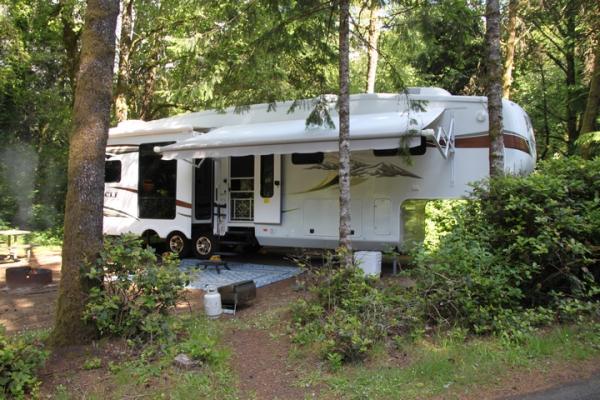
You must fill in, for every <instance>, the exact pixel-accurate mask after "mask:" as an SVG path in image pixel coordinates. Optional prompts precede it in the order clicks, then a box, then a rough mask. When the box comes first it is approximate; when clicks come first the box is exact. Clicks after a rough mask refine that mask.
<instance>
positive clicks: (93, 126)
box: [52, 0, 119, 346]
mask: <svg viewBox="0 0 600 400" xmlns="http://www.w3.org/2000/svg"><path fill="white" fill-rule="evenodd" d="M118 13H119V0H88V2H87V10H86V16H85V25H84V28H83V37H82V48H81V62H80V69H79V77H78V81H77V89H76V91H75V104H74V106H73V130H72V132H71V137H70V145H69V171H68V191H67V199H66V207H65V208H66V212H65V224H64V245H63V252H62V269H61V281H60V287H59V293H58V306H57V312H56V321H55V326H54V331H53V333H52V342H53V344H54V345H57V346H61V345H66V344H71V343H74V342H83V341H85V340H89V339H90V337H91V334H92V333H93V330H92V329H91V328H90V327H89V326H88V325H86V324H84V322H83V321H82V313H83V309H84V305H85V300H86V296H87V294H88V292H89V289H90V286H91V283H90V282H89V281H88V280H87V279H86V278H85V276H84V274H85V271H86V263H87V261H88V260H94V259H95V258H96V257H97V254H98V252H99V251H100V250H101V247H102V205H103V199H104V196H103V191H104V153H105V149H106V140H107V137H108V128H109V120H110V106H111V100H112V96H111V91H112V77H113V64H114V59H115V39H116V38H115V29H116V24H117V15H118Z"/></svg>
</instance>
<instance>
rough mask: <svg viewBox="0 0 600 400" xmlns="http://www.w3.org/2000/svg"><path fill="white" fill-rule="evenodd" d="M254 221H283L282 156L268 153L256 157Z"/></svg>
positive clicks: (267, 222) (271, 222)
mask: <svg viewBox="0 0 600 400" xmlns="http://www.w3.org/2000/svg"><path fill="white" fill-rule="evenodd" d="M254 171H255V174H256V178H255V179H254V222H255V223H258V224H280V223H281V156H280V155H279V154H267V155H263V156H256V157H255V158H254Z"/></svg>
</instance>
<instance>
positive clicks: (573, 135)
mask: <svg viewBox="0 0 600 400" xmlns="http://www.w3.org/2000/svg"><path fill="white" fill-rule="evenodd" d="M572 3H573V2H571V3H569V4H568V6H567V8H566V11H565V12H566V14H567V15H566V29H567V34H568V37H567V38H566V43H565V63H566V67H567V68H566V69H567V70H566V84H567V85H566V89H567V95H566V96H565V102H566V116H565V119H566V120H567V137H568V141H567V143H568V153H569V154H575V152H576V149H577V146H576V145H575V141H576V140H577V138H578V137H579V131H578V130H577V109H576V107H577V106H576V104H575V103H576V91H577V87H576V85H577V66H576V54H575V46H576V38H577V31H576V30H577V22H576V13H577V6H576V5H574V4H572Z"/></svg>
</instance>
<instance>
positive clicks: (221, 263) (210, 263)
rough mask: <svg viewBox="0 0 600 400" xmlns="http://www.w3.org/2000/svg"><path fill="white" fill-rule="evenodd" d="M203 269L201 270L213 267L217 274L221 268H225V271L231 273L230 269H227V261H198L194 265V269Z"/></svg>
mask: <svg viewBox="0 0 600 400" xmlns="http://www.w3.org/2000/svg"><path fill="white" fill-rule="evenodd" d="M200 266H202V267H204V268H202V270H205V269H206V268H208V267H211V266H212V267H215V268H217V274H220V273H221V268H225V269H226V270H227V271H231V269H229V265H228V264H227V261H223V260H201V261H198V262H197V263H196V267H200Z"/></svg>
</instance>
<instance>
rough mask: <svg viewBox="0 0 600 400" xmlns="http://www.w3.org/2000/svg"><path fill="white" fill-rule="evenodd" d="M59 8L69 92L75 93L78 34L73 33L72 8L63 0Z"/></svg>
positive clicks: (77, 65)
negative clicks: (69, 83) (69, 85)
mask: <svg viewBox="0 0 600 400" xmlns="http://www.w3.org/2000/svg"><path fill="white" fill-rule="evenodd" d="M58 6H59V7H60V21H61V23H62V41H63V45H64V46H65V50H66V52H67V57H66V60H65V64H66V69H67V74H68V76H69V81H70V82H71V90H73V93H74V92H75V86H76V80H77V70H78V68H79V36H80V35H79V32H76V31H75V23H74V21H73V7H72V6H69V5H67V3H66V1H65V0H61V1H60V2H59V4H58Z"/></svg>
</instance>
